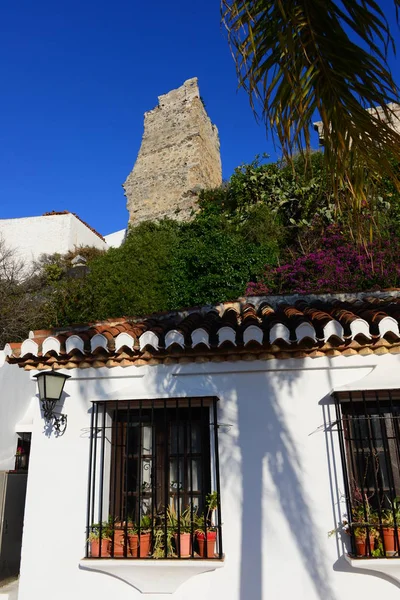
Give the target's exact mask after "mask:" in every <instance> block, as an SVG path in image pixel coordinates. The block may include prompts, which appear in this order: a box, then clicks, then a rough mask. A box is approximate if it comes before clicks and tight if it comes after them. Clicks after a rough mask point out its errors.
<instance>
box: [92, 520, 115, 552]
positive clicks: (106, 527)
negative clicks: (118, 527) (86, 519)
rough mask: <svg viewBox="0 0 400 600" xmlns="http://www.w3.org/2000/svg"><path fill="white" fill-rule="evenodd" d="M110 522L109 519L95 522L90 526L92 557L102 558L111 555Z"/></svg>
mask: <svg viewBox="0 0 400 600" xmlns="http://www.w3.org/2000/svg"><path fill="white" fill-rule="evenodd" d="M111 533H112V532H111V530H110V524H109V522H108V521H103V523H95V524H94V525H92V526H91V528H90V533H89V542H90V556H91V557H92V558H100V557H101V558H102V557H108V556H110V539H111Z"/></svg>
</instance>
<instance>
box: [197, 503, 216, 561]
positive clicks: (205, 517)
mask: <svg viewBox="0 0 400 600" xmlns="http://www.w3.org/2000/svg"><path fill="white" fill-rule="evenodd" d="M206 503H207V513H206V514H204V513H203V514H202V515H200V516H199V517H197V519H196V539H197V544H198V549H199V555H200V556H201V557H203V558H212V557H214V556H215V542H216V540H217V528H216V527H215V526H214V525H213V524H212V521H213V518H212V517H213V513H214V511H215V510H216V508H217V506H218V493H217V492H211V494H208V495H207V497H206Z"/></svg>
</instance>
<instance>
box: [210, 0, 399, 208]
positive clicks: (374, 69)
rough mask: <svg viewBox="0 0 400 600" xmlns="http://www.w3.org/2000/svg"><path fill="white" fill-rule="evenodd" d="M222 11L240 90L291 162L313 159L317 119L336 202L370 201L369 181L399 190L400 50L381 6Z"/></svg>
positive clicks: (235, 0) (316, 1)
mask: <svg viewBox="0 0 400 600" xmlns="http://www.w3.org/2000/svg"><path fill="white" fill-rule="evenodd" d="M393 1H394V5H395V8H396V14H397V11H398V8H399V7H400V0H393ZM221 11H222V18H223V23H224V24H225V26H226V28H227V31H228V37H229V42H230V46H231V49H232V52H233V55H234V58H235V62H236V68H237V73H238V78H239V85H240V86H242V87H243V88H244V89H245V90H247V91H248V93H249V96H250V103H251V106H252V109H253V111H254V112H255V113H256V115H257V116H258V117H262V118H263V119H264V120H265V123H266V124H267V126H269V127H271V128H272V130H273V131H274V132H275V133H276V134H277V135H278V138H279V142H280V145H281V147H282V151H283V154H284V156H285V157H286V158H288V159H290V158H291V157H292V156H293V154H294V153H297V152H305V153H307V152H309V151H310V149H311V147H310V146H311V142H310V127H311V125H312V121H313V119H314V120H315V116H316V112H318V113H319V115H320V118H321V120H322V122H323V126H324V144H325V159H326V161H327V165H328V167H329V170H330V172H331V174H332V182H333V187H334V190H335V194H336V197H337V198H339V197H342V198H343V194H342V195H339V189H343V186H345V187H346V188H347V189H348V191H349V194H347V197H351V202H352V203H353V205H354V206H355V207H356V208H357V206H360V205H361V204H363V203H365V202H368V193H367V191H366V188H365V174H366V173H369V175H370V177H371V173H374V174H376V175H377V177H379V176H380V175H386V176H388V177H390V178H391V179H392V181H393V182H394V183H395V184H396V186H397V187H399V188H400V181H399V180H398V173H397V170H396V169H394V168H393V160H392V159H393V158H394V159H395V160H399V161H400V135H399V133H397V132H396V131H395V130H394V129H393V128H392V127H391V125H390V122H391V120H392V119H394V118H395V114H394V112H393V106H392V105H391V103H395V102H397V101H398V98H399V89H398V87H397V85H396V83H395V81H394V79H393V77H392V74H391V72H390V69H389V66H388V62H387V55H388V51H389V50H390V49H393V50H395V45H394V39H393V36H392V34H391V31H390V26H389V24H388V21H387V19H386V17H385V14H384V13H383V11H382V9H381V8H380V6H379V4H377V2H375V1H374V0H341V1H340V2H339V1H334V0H222V4H221ZM366 48H368V49H366ZM369 107H381V110H379V111H375V110H366V109H367V108H369Z"/></svg>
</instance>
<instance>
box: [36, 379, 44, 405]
mask: <svg viewBox="0 0 400 600" xmlns="http://www.w3.org/2000/svg"><path fill="white" fill-rule="evenodd" d="M37 382H38V386H39V398H40V399H41V400H43V398H44V397H45V386H44V377H38V378H37Z"/></svg>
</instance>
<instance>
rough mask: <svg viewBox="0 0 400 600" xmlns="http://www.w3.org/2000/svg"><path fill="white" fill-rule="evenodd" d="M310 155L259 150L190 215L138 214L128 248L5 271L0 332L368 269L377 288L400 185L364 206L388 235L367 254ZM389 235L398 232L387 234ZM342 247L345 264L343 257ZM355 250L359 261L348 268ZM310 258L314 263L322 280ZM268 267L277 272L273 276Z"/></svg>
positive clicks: (308, 283) (348, 284) (336, 278)
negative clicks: (334, 235) (27, 270)
mask: <svg viewBox="0 0 400 600" xmlns="http://www.w3.org/2000/svg"><path fill="white" fill-rule="evenodd" d="M264 158H265V157H264ZM304 160H305V159H304V157H301V156H298V157H297V158H296V159H295V160H294V162H293V164H292V165H288V164H287V163H285V162H283V161H278V162H276V163H266V162H265V160H262V158H260V157H256V159H255V160H254V161H253V162H252V163H251V164H249V165H242V166H241V167H238V168H237V169H235V172H234V173H233V175H232V177H231V178H230V180H229V181H228V182H227V183H225V184H224V185H223V186H221V187H220V188H217V189H214V190H204V191H203V192H202V193H201V196H200V201H199V205H200V210H199V212H198V213H197V214H196V215H195V217H194V219H193V221H191V222H189V223H178V222H176V221H169V220H164V221H161V222H158V223H155V222H146V223H142V224H140V225H139V226H138V227H135V228H132V229H131V231H130V232H129V235H128V237H127V239H126V241H125V243H124V244H123V245H122V246H121V247H120V248H115V249H110V250H109V251H108V252H107V253H104V252H101V251H98V250H96V249H92V248H82V247H81V248H77V249H76V250H75V251H74V252H72V253H69V254H68V255H65V256H60V255H54V256H52V257H49V256H45V257H42V259H41V261H40V262H39V263H38V264H37V265H36V274H35V275H34V276H32V277H30V278H28V279H27V280H26V281H24V282H19V281H18V280H17V279H16V278H15V277H14V279H13V280H12V285H11V286H10V284H9V281H11V280H10V278H9V277H8V279H7V278H6V277H3V281H2V279H1V277H0V297H1V293H2V290H3V300H2V306H3V315H4V319H3V320H4V322H5V323H6V325H7V327H8V329H7V330H5V333H4V335H3V340H4V341H9V340H10V339H20V338H21V337H25V336H26V335H27V333H28V331H29V329H30V328H32V327H37V328H41V327H52V326H67V325H72V324H74V323H78V322H80V323H82V322H90V321H96V320H101V319H106V318H112V317H122V316H137V317H140V316H144V315H147V314H150V313H152V312H159V311H166V310H176V309H179V308H182V307H185V306H194V305H204V304H211V303H218V302H222V301H225V300H228V299H234V298H237V297H239V296H242V295H243V294H244V293H245V290H246V287H247V290H248V293H256V292H259V293H264V292H265V293H267V292H268V291H271V290H273V291H278V292H279V291H281V292H285V291H286V292H287V291H288V290H292V289H295V290H297V291H300V292H301V291H303V292H304V291H310V290H311V291H314V290H316V291H319V290H321V289H328V288H329V289H331V288H332V289H335V290H336V289H337V287H338V286H339V287H345V288H346V289H354V287H357V286H362V285H364V284H363V282H364V283H365V281H366V279H365V277H364V278H362V277H361V275H362V273H364V271H365V273H367V275H368V278H367V279H368V282H369V283H368V285H369V287H371V286H372V287H376V286H378V287H379V286H380V287H381V286H382V282H383V281H384V282H385V284H386V286H390V285H393V284H395V283H396V281H397V279H396V281H395V277H398V273H397V269H396V268H390V269H388V266H387V263H388V260H389V258H388V257H389V254H390V253H388V251H386V250H385V247H386V246H387V247H388V248H389V249H392V250H393V248H397V245H396V244H395V243H394V241H393V240H395V239H396V238H397V236H398V232H399V230H400V194H399V193H398V192H397V191H396V188H395V187H394V186H393V183H392V182H391V180H390V179H388V178H384V177H381V179H380V183H379V189H378V194H377V195H376V196H374V197H373V198H372V197H371V200H370V203H369V208H368V209H367V208H366V207H365V208H364V209H363V211H362V212H361V213H360V214H362V219H363V223H362V227H363V237H364V239H368V238H369V237H371V235H372V234H373V236H375V237H377V238H379V235H377V234H379V233H382V236H381V241H380V244H378V245H377V244H376V242H375V243H374V246H371V244H365V245H364V250H365V249H368V251H369V252H372V250H371V248H373V247H375V246H376V248H378V247H379V249H380V254H379V255H376V256H375V257H373V260H371V257H370V256H369V258H368V257H367V256H366V255H365V251H364V250H363V249H360V248H357V245H356V244H355V243H354V239H352V237H351V234H349V231H350V227H349V220H351V218H352V213H351V212H346V211H343V212H342V213H340V214H338V213H336V210H335V202H334V194H333V191H332V188H331V183H330V179H329V176H328V175H327V171H326V168H325V163H324V159H323V156H322V154H321V153H320V152H315V153H313V154H311V155H310V156H309V157H308V160H309V161H310V167H311V169H309V170H308V171H306V170H305V165H304ZM397 168H398V167H397ZM342 193H343V194H344V193H345V190H342ZM333 226H335V227H336V226H339V228H340V231H341V232H347V233H346V235H345V242H344V241H343V240H342V239H341V238H340V240H339V242H340V243H339V244H338V248H337V249H335V251H334V252H333V251H332V249H331V247H330V246H329V243H328V241H327V237H326V232H327V231H331V228H332V227H333ZM371 232H372V234H371ZM384 232H390V234H389V233H387V235H386V238H385V234H384ZM385 245H386V246H385ZM335 248H336V247H335ZM384 251H385V252H384ZM3 252H4V251H3ZM0 254H1V253H0ZM77 254H80V255H81V256H83V257H84V258H86V260H87V266H86V267H79V268H78V267H77V268H71V260H72V259H73V258H74V257H75V256H76V255H77ZM392 254H393V252H392ZM339 255H340V256H342V255H343V260H344V259H345V260H346V261H347V262H346V264H344V265H342V263H340V264H339V263H338V260H339V258H340V256H339ZM353 255H354V256H353ZM390 256H391V254H390ZM396 256H397V255H396ZM310 257H311V258H310ZM351 257H353V258H354V257H355V258H354V260H353V262H354V264H355V265H356V267H354V269H355V270H354V269H353V270H352V269H350V270H349V268H347V266H346V265H347V264H348V263H349V261H350V259H351ZM385 257H386V258H385ZM0 258H1V257H0ZM310 261H311V262H310ZM318 261H319V262H318ZM339 262H340V261H339ZM342 262H343V261H342ZM311 263H312V265H314V263H315V264H316V273H317V275H318V277H317V275H316V276H315V278H314V279H315V281H314V280H313V270H312V268H311V266H310V265H311ZM317 263H318V264H317ZM364 263H365V269H364V271H363V269H361V267H360V264H362V265H364ZM389 263H390V260H389ZM304 265H306V266H305V272H304V268H303V267H304ZM297 266H299V267H300V271H299V273H300V274H302V275H301V277H302V279H301V281H300V280H299V277H297V275H296V268H297ZM322 267H324V269H325V271H323V277H324V281H321V276H322V275H321V273H322V271H321V269H322ZM325 267H326V268H325ZM327 269H328V270H327ZM322 270H323V269H322ZM348 272H349V277H347V279H346V276H347V275H346V273H348ZM353 272H354V273H355V274H357V276H356V275H355V274H353ZM271 273H272V274H273V275H274V274H275V275H276V276H277V277H278V276H279V277H278V279H277V280H276V281H275V279H276V277H275V275H274V277H273V278H272V280H271V276H270V275H271ZM263 274H264V275H263ZM360 277H361V279H360ZM349 278H350V279H349ZM382 278H383V279H382ZM289 279H290V280H289ZM278 280H279V281H278ZM254 282H258V283H257V284H255V283H254ZM274 282H275V283H274ZM316 282H317V283H316ZM247 284H249V285H247ZM278 284H279V285H278ZM2 286H3V287H2ZM260 286H261V287H260ZM318 286H319V287H318ZM338 291H340V290H338ZM27 320H28V321H29V323H27ZM0 323H1V314H0Z"/></svg>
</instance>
